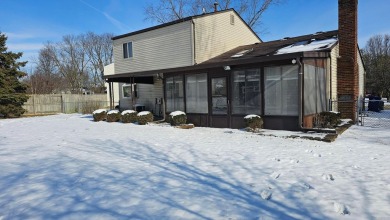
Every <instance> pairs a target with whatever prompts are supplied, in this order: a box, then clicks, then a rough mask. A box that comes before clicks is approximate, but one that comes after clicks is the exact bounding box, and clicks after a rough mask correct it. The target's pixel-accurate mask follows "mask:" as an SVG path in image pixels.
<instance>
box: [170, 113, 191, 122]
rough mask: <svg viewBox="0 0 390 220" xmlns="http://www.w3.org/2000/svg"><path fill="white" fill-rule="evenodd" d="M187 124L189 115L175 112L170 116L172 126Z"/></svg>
mask: <svg viewBox="0 0 390 220" xmlns="http://www.w3.org/2000/svg"><path fill="white" fill-rule="evenodd" d="M186 122H187V115H186V113H184V112H182V111H174V112H171V114H169V123H170V124H171V125H172V126H178V125H181V124H185V123H186Z"/></svg>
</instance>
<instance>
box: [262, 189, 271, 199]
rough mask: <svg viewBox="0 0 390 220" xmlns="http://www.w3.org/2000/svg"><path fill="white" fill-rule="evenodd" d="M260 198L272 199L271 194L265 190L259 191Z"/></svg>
mask: <svg viewBox="0 0 390 220" xmlns="http://www.w3.org/2000/svg"><path fill="white" fill-rule="evenodd" d="M260 196H261V198H262V199H264V200H269V199H271V197H272V192H271V190H268V189H265V190H263V191H261V193H260Z"/></svg>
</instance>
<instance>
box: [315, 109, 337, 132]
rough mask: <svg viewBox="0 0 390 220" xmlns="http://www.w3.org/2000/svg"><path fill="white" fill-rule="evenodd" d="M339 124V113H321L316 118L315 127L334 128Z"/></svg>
mask: <svg viewBox="0 0 390 220" xmlns="http://www.w3.org/2000/svg"><path fill="white" fill-rule="evenodd" d="M340 122H341V114H340V113H339V112H321V113H320V114H319V115H318V116H317V123H316V124H317V126H319V127H321V128H334V127H336V126H337V125H338V124H339V123H340Z"/></svg>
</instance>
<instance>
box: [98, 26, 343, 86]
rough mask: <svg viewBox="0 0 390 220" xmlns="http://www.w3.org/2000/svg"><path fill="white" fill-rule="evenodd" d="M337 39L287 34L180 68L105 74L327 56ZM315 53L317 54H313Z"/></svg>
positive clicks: (332, 34)
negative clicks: (286, 35) (290, 35)
mask: <svg viewBox="0 0 390 220" xmlns="http://www.w3.org/2000/svg"><path fill="white" fill-rule="evenodd" d="M337 42H338V31H337V30H334V31H328V32H317V33H314V34H308V35H303V36H298V37H291V38H290V37H287V38H283V39H280V40H275V41H269V42H263V43H255V44H249V45H244V46H239V47H237V48H235V49H232V50H230V51H228V52H226V53H223V54H221V55H219V56H217V57H214V58H211V59H210V60H207V61H205V62H203V63H199V64H197V65H193V66H186V67H177V68H170V69H161V70H150V71H142V72H137V73H122V74H116V75H112V76H111V75H108V76H104V78H106V79H108V81H111V82H115V81H116V80H119V79H120V78H122V77H129V76H134V77H139V76H153V75H154V74H156V73H169V72H181V71H190V70H202V69H206V68H215V67H221V68H222V66H224V65H243V64H253V63H261V62H274V61H279V60H287V59H291V58H297V57H299V56H310V57H313V56H317V57H327V56H328V52H330V51H331V50H332V49H333V47H334V46H335V45H336V44H337ZM313 52H314V53H313Z"/></svg>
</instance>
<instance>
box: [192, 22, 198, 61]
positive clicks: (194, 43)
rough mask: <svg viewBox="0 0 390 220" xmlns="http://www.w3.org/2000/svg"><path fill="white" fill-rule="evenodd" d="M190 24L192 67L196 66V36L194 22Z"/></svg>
mask: <svg viewBox="0 0 390 220" xmlns="http://www.w3.org/2000/svg"><path fill="white" fill-rule="evenodd" d="M191 23H192V29H191V31H192V57H193V60H192V65H196V64H197V63H196V48H195V46H196V38H195V37H196V36H195V21H194V20H191Z"/></svg>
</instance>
